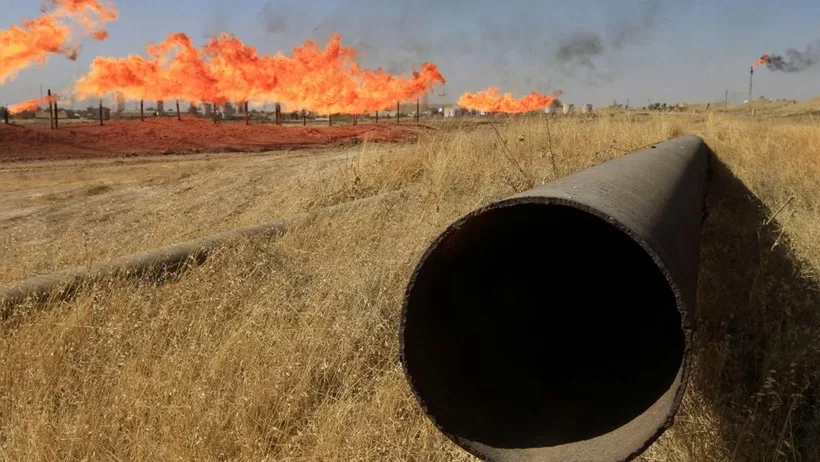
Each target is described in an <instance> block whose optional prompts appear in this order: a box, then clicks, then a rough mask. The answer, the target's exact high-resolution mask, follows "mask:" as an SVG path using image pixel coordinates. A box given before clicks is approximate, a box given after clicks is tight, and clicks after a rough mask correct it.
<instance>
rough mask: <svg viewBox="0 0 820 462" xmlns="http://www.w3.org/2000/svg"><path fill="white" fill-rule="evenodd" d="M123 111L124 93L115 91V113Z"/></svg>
mask: <svg viewBox="0 0 820 462" xmlns="http://www.w3.org/2000/svg"><path fill="white" fill-rule="evenodd" d="M124 111H125V95H124V94H123V93H122V92H121V91H118V92H117V114H122V113H123V112H124Z"/></svg>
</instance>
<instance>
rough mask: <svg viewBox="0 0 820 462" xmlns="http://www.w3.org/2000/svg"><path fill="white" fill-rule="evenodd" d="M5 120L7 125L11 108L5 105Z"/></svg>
mask: <svg viewBox="0 0 820 462" xmlns="http://www.w3.org/2000/svg"><path fill="white" fill-rule="evenodd" d="M2 109H3V120H5V121H6V125H8V124H9V108H7V107H5V106H3V108H2Z"/></svg>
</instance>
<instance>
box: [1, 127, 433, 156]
mask: <svg viewBox="0 0 820 462" xmlns="http://www.w3.org/2000/svg"><path fill="white" fill-rule="evenodd" d="M420 130H422V128H419V127H416V126H411V125H406V126H396V125H395V124H380V125H377V124H365V125H345V126H338V127H328V126H325V127H320V126H315V125H314V126H310V125H308V126H301V125H298V126H276V125H255V124H251V125H245V124H244V123H242V122H224V123H223V122H220V123H219V124H214V123H213V122H211V121H207V120H203V119H193V118H187V119H186V118H183V120H182V121H181V122H180V121H178V120H176V119H174V118H164V119H149V120H146V121H145V122H140V121H138V120H110V121H106V123H105V126H102V127H101V126H100V125H99V124H96V123H88V124H85V123H83V124H72V125H65V126H62V127H60V129H59V130H51V129H49V128H48V127H43V126H23V125H4V124H2V122H0V161H12V160H38V159H64V158H78V157H118V156H132V155H152V154H153V155H156V154H186V153H198V152H226V151H227V152H261V151H270V150H277V149H292V148H300V147H308V146H319V145H335V144H345V143H357V142H361V141H370V142H382V141H402V140H406V139H412V138H414V137H415V136H417V135H418V133H419V131H420Z"/></svg>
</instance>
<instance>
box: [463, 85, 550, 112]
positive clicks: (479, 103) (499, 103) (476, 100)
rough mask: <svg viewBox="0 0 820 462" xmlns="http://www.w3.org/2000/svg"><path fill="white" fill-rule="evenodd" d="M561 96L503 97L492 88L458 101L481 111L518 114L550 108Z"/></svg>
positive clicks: (508, 95)
mask: <svg viewBox="0 0 820 462" xmlns="http://www.w3.org/2000/svg"><path fill="white" fill-rule="evenodd" d="M559 96H561V92H560V91H557V92H555V93H553V94H552V95H544V94H540V93H538V92H532V93H530V94H529V95H526V96H524V97H522V98H513V96H512V94H510V93H504V94H503V95H502V94H501V92H500V91H499V90H498V88H495V87H490V88H488V89H486V90H482V91H480V92H478V93H469V92H468V93H465V94H463V95H461V98H459V99H458V105H459V106H461V107H464V108H467V109H476V110H479V111H487V112H504V113H509V114H517V113H522V112H530V111H535V110H538V109H544V108H546V107H549V106H551V105H552V103H553V102H554V101H555V99H556V98H558V97H559Z"/></svg>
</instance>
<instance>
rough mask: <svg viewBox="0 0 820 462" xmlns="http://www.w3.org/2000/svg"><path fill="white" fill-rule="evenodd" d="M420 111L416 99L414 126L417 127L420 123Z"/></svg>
mask: <svg viewBox="0 0 820 462" xmlns="http://www.w3.org/2000/svg"><path fill="white" fill-rule="evenodd" d="M420 111H421V106H420V105H419V99H418V98H416V125H418V124H419V121H421V112H420Z"/></svg>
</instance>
